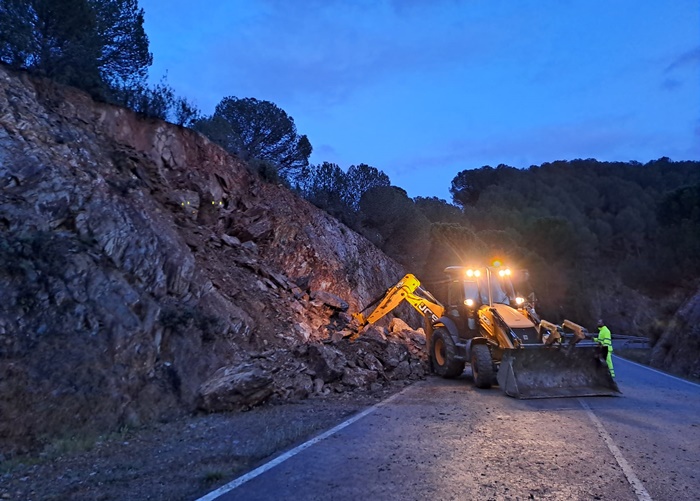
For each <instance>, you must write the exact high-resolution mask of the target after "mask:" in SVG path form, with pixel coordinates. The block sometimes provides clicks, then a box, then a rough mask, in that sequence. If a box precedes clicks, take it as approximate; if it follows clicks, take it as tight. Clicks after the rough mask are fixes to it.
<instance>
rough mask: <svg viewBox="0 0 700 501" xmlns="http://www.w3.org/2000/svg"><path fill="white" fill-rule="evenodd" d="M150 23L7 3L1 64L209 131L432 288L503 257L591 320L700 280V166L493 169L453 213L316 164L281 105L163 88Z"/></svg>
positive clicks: (82, 9)
mask: <svg viewBox="0 0 700 501" xmlns="http://www.w3.org/2000/svg"><path fill="white" fill-rule="evenodd" d="M143 22H144V12H143V9H140V8H139V7H138V2H137V0H0V62H2V63H3V64H6V65H9V66H11V67H13V68H17V69H23V70H27V71H29V72H32V73H34V74H37V75H41V76H44V77H47V78H51V79H53V80H55V81H57V82H59V83H63V84H67V85H73V86H76V87H79V88H81V89H83V90H85V91H87V92H89V93H91V94H92V95H93V96H94V97H95V98H97V99H100V100H105V101H108V102H112V103H115V104H119V105H122V106H126V107H128V108H130V109H133V110H135V111H137V112H140V113H142V114H144V115H147V116H152V117H157V118H161V119H168V120H171V121H173V122H175V123H178V124H180V125H185V126H191V127H193V128H195V129H196V130H198V131H200V132H202V133H204V134H205V135H207V136H208V137H209V138H210V139H212V140H213V141H214V142H216V143H218V144H220V145H221V146H222V147H224V148H225V149H227V150H228V151H229V152H231V153H232V154H234V155H237V156H238V157H240V158H241V159H243V160H246V161H247V162H248V164H249V165H251V166H252V168H253V170H255V171H257V172H258V173H259V174H261V175H262V176H263V177H264V178H266V179H268V180H271V181H275V182H283V183H286V184H287V185H288V186H289V187H290V188H292V189H294V190H295V191H296V192H298V193H299V194H300V195H301V196H303V197H305V198H306V199H308V200H309V201H310V202H312V203H314V204H315V205H317V206H318V207H320V208H322V209H324V210H326V211H328V212H329V213H330V214H331V215H333V216H334V217H336V218H337V219H339V220H340V221H342V222H343V223H345V224H347V225H348V226H350V227H351V228H353V229H354V230H356V231H357V232H359V233H361V234H362V235H364V236H365V237H367V238H368V239H369V240H370V241H372V242H373V243H375V244H376V245H377V246H378V247H380V248H381V249H383V250H384V251H385V252H386V253H387V254H389V255H390V256H392V257H394V258H395V259H396V260H397V261H399V262H400V263H402V264H403V265H404V266H405V267H406V268H407V269H408V270H410V271H412V272H414V273H416V274H417V275H419V276H420V277H421V278H422V279H424V280H425V281H427V282H430V281H431V280H439V279H441V278H442V270H443V269H444V268H445V267H446V266H449V265H454V264H467V263H473V262H482V263H483V262H485V261H488V260H490V259H493V258H494V257H498V258H499V259H501V260H502V261H507V262H510V263H513V264H514V265H516V266H518V267H521V268H527V269H528V270H530V277H532V286H533V287H534V288H535V290H536V291H537V292H538V293H539V295H540V297H542V298H543V308H544V310H545V314H547V315H548V316H549V317H550V318H552V319H553V320H558V318H557V316H558V314H559V313H560V312H561V311H567V312H568V313H570V314H571V315H572V316H574V317H575V318H581V319H585V320H588V321H591V318H592V316H593V315H595V314H597V313H600V311H599V309H600V308H597V307H596V306H595V304H596V303H598V304H599V303H600V298H601V297H609V296H610V294H611V289H610V287H609V286H610V285H611V283H613V282H614V284H613V285H615V286H618V289H619V286H620V284H621V285H622V286H624V287H626V288H627V290H630V291H637V292H640V293H643V294H645V295H647V296H649V297H661V296H663V295H665V294H668V293H669V292H671V291H676V290H679V289H681V290H682V289H684V288H692V287H694V286H696V285H697V283H698V280H699V279H700V260H698V256H700V163H699V162H690V161H688V162H672V161H671V160H669V159H668V158H661V159H659V160H655V161H652V162H649V163H647V164H640V163H639V162H598V161H596V160H593V159H588V160H580V159H579V160H572V161H557V162H552V163H544V164H542V165H540V166H532V167H530V168H529V169H516V168H514V167H510V166H507V165H498V166H497V167H491V166H484V167H481V168H479V169H470V170H463V171H461V172H459V173H458V174H457V175H456V176H455V178H454V179H453V180H452V184H451V188H450V192H451V194H452V202H453V203H448V202H447V201H445V200H440V199H437V198H434V197H432V198H422V197H417V198H415V199H411V198H409V197H408V195H407V194H406V192H405V191H404V190H402V189H401V188H398V187H396V186H392V185H391V183H390V180H389V177H388V176H387V175H386V174H385V173H384V172H382V171H380V170H379V169H377V168H376V167H372V166H369V165H367V164H359V165H352V166H350V167H349V168H348V169H347V171H345V170H343V169H342V168H341V167H340V166H338V165H336V164H333V163H330V162H322V163H321V164H318V165H312V164H310V163H309V158H310V155H311V152H312V146H311V143H310V141H309V139H308V138H307V137H306V136H305V135H301V134H299V133H298V132H297V129H296V126H295V123H294V120H293V118H292V117H291V116H289V115H288V114H287V113H286V112H285V111H284V110H282V109H281V108H279V107H278V106H277V105H275V104H274V103H271V102H269V101H263V100H258V99H255V98H237V97H234V96H230V97H226V98H224V99H222V101H221V102H220V103H219V104H218V105H217V107H216V109H215V111H214V113H213V114H212V115H211V116H201V115H200V113H199V110H197V108H196V106H194V105H193V104H191V103H190V102H189V101H187V100H186V99H184V98H181V97H178V96H176V94H175V92H174V91H173V89H172V88H171V87H170V86H169V85H168V83H167V81H166V79H165V77H164V78H163V79H162V80H161V81H160V82H159V83H158V84H155V85H149V84H148V83H147V73H148V68H149V66H150V65H151V63H152V55H151V53H150V52H149V47H148V37H147V35H146V33H145V31H144V28H143ZM387 285H389V284H387ZM606 288H607V289H606Z"/></svg>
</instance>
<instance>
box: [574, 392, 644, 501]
mask: <svg viewBox="0 0 700 501" xmlns="http://www.w3.org/2000/svg"><path fill="white" fill-rule="evenodd" d="M578 401H579V402H580V403H581V406H582V407H583V408H584V409H585V410H586V413H587V414H588V417H589V418H590V419H591V421H593V424H594V425H595V427H596V428H598V433H600V436H601V437H603V441H605V445H607V446H608V449H610V452H612V455H613V456H615V460H616V461H617V464H619V465H620V468H622V472H623V473H624V474H625V476H626V477H627V481H628V482H629V483H630V485H631V486H632V488H633V489H634V492H635V493H636V494H637V499H639V501H652V499H651V496H650V495H649V493H648V492H647V490H646V489H645V488H644V485H643V484H642V482H641V481H640V480H639V478H637V475H635V474H634V471H633V470H632V467H631V466H630V465H629V463H628V462H627V460H626V459H625V457H624V456H623V455H622V452H620V449H618V448H617V445H615V442H613V439H612V437H611V436H610V434H609V433H608V432H607V430H606V429H605V427H604V426H603V423H601V422H600V419H598V416H596V415H595V414H594V413H593V410H592V409H591V408H590V406H589V405H588V404H587V403H586V402H585V401H583V400H582V399H580V398H579V399H578Z"/></svg>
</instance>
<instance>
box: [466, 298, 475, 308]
mask: <svg viewBox="0 0 700 501" xmlns="http://www.w3.org/2000/svg"><path fill="white" fill-rule="evenodd" d="M464 304H465V305H467V306H468V307H470V308H471V307H472V306H474V300H473V299H465V300H464Z"/></svg>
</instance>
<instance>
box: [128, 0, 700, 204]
mask: <svg viewBox="0 0 700 501" xmlns="http://www.w3.org/2000/svg"><path fill="white" fill-rule="evenodd" d="M139 5H140V6H141V7H143V8H144V10H145V13H146V32H147V34H148V37H149V39H150V44H151V45H150V47H151V51H152V52H153V56H154V64H153V66H152V67H151V70H150V74H151V80H152V81H154V82H155V81H158V80H159V79H160V77H162V76H163V75H164V74H165V73H166V71H167V80H168V82H169V84H170V85H171V86H172V87H173V88H174V89H175V91H176V93H177V94H178V95H181V96H183V97H186V98H188V99H189V100H191V101H192V102H194V103H195V104H196V105H197V106H198V107H199V108H200V109H201V111H202V112H203V113H205V114H211V113H213V111H214V107H215V106H216V104H217V103H218V102H219V101H221V99H222V98H224V97H226V96H236V97H239V98H242V97H255V98H257V99H261V100H267V101H272V102H273V103H275V104H277V105H278V106H279V107H281V108H282V109H283V110H285V111H286V112H287V113H288V114H289V115H290V116H292V117H293V118H294V121H295V123H296V126H297V130H298V132H299V133H300V134H306V135H307V136H308V137H309V140H310V141H311V144H312V145H313V147H314V153H313V155H312V157H311V161H312V163H315V164H316V163H321V162H323V161H329V162H334V163H337V164H338V165H339V166H340V167H341V168H343V169H344V170H347V168H348V167H349V166H350V165H353V164H355V165H356V164H360V163H366V164H369V165H372V166H374V167H377V168H378V169H380V170H382V171H384V172H385V173H386V174H387V175H388V176H389V177H390V179H391V182H392V184H394V185H396V186H400V187H401V188H403V189H405V190H406V191H407V192H408V195H409V196H411V197H415V196H437V197H440V198H444V199H446V200H448V201H450V200H451V198H450V195H449V187H450V182H451V181H452V179H453V178H454V177H455V176H456V175H457V173H458V172H460V171H462V170H464V169H471V168H478V167H481V166H483V165H491V166H494V167H495V166H497V165H498V164H501V163H504V164H507V165H511V166H514V167H521V168H526V167H529V166H530V165H533V164H534V165H539V164H541V163H543V162H551V161H554V160H572V159H576V158H595V159H598V160H606V161H618V160H619V161H630V160H637V161H639V162H643V163H644V162H647V161H649V160H654V159H657V158H660V157H662V156H667V157H670V158H671V159H673V160H700V2H698V0H384V1H369V0H356V1H350V0H346V1H343V0H294V1H291V0H257V1H255V0H248V1H245V0H235V1H209V2H192V1H191V0H187V1H185V0H170V1H168V2H163V1H159V0H141V1H139Z"/></svg>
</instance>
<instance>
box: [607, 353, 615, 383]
mask: <svg viewBox="0 0 700 501" xmlns="http://www.w3.org/2000/svg"><path fill="white" fill-rule="evenodd" d="M607 348H608V355H607V356H606V357H605V361H606V362H607V363H608V369H610V375H611V376H612V377H615V368H614V367H613V363H612V352H613V349H612V346H608V347H607Z"/></svg>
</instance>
